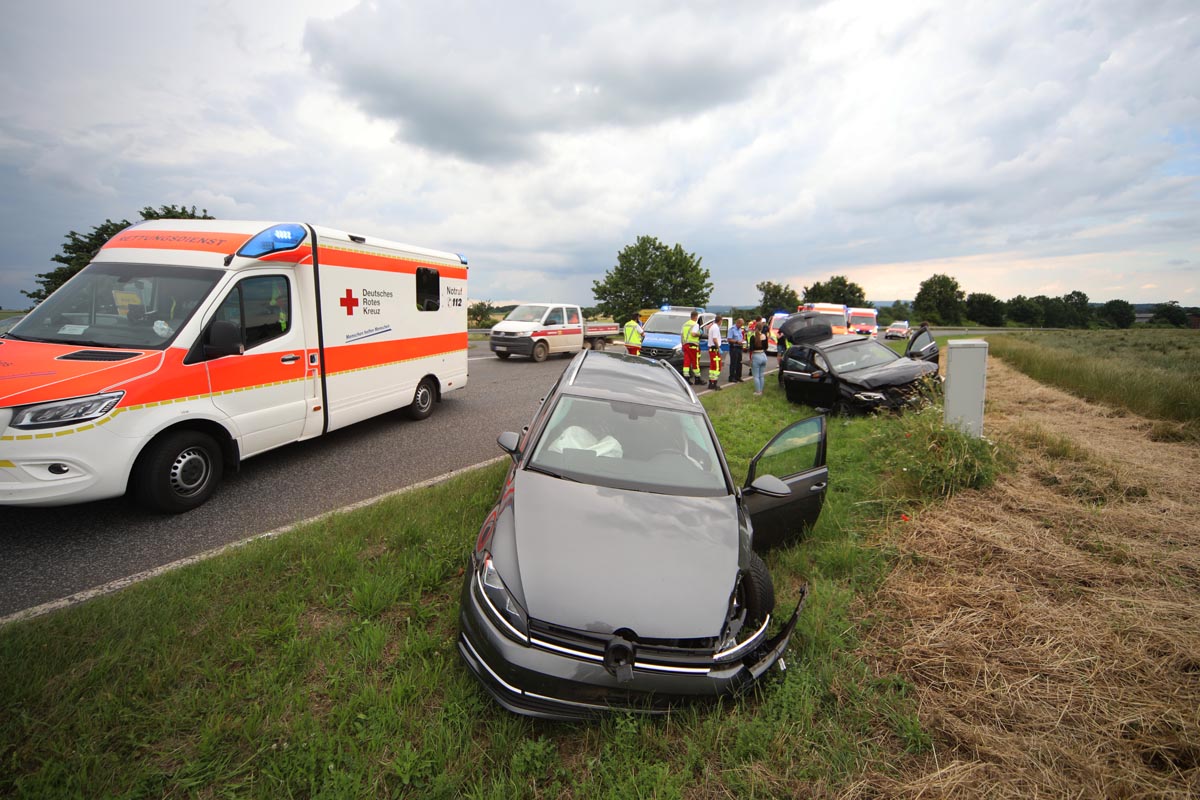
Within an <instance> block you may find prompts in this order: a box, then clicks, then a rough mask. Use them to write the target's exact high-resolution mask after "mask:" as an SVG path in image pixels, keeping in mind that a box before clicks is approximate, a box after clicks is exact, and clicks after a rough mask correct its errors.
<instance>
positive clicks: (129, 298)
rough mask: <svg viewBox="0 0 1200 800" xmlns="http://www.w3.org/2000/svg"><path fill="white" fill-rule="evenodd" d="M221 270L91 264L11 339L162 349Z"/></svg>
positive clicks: (37, 310) (32, 314) (50, 298)
mask: <svg viewBox="0 0 1200 800" xmlns="http://www.w3.org/2000/svg"><path fill="white" fill-rule="evenodd" d="M223 274H224V272H223V271H222V270H219V269H203V268H198V267H177V266H168V265H159V264H109V263H104V264H89V265H88V266H87V267H85V268H84V269H83V270H82V271H81V272H80V273H79V274H78V275H76V276H75V277H74V278H71V280H69V281H67V283H65V284H64V285H63V286H62V287H61V288H60V289H59V290H58V291H56V292H55V293H54V294H52V295H50V297H48V298H46V299H45V300H43V301H42V302H41V303H40V304H39V305H38V306H37V307H36V308H35V309H33V311H30V312H29V316H27V317H26V318H25V319H23V320H21V324H20V325H19V326H17V328H16V330H14V331H10V332H9V334H8V336H9V338H12V339H23V340H25V341H29V342H52V343H55V344H78V345H86V346H89V347H133V348H138V349H144V350H161V349H163V348H165V347H167V345H169V344H170V343H171V341H172V340H173V339H174V338H175V334H176V333H177V332H178V331H179V329H180V328H182V327H183V324H184V323H185V322H187V321H188V319H190V318H191V316H192V314H193V313H194V312H195V310H196V309H197V308H198V307H199V305H200V302H201V301H202V300H204V298H205V297H207V296H208V294H209V292H211V291H212V289H213V287H214V286H216V284H217V281H219V280H220V279H221V276H222V275H223Z"/></svg>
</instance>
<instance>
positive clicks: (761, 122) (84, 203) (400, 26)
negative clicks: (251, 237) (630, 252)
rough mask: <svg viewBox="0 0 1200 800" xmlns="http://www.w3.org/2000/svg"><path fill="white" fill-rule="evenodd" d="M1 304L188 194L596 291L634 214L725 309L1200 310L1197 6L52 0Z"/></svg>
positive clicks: (16, 144)
mask: <svg viewBox="0 0 1200 800" xmlns="http://www.w3.org/2000/svg"><path fill="white" fill-rule="evenodd" d="M0 66H2V67H3V69H2V72H0V74H2V76H3V77H0V86H2V87H3V89H2V91H3V100H4V102H3V103H2V104H0V176H2V180H3V192H2V195H0V197H2V199H0V202H2V203H3V209H2V213H3V217H2V220H3V221H2V223H0V224H2V225H3V229H4V233H5V237H4V238H5V242H6V246H5V248H4V249H3V251H0V306H3V307H5V308H13V307H23V306H24V305H25V302H24V298H23V296H22V295H21V294H20V290H21V289H33V288H35V287H36V284H35V282H34V275H35V274H36V273H38V272H45V271H47V270H48V269H49V268H50V267H51V266H52V264H51V262H50V257H51V256H53V255H54V254H55V253H57V252H58V251H59V249H60V247H61V245H62V242H63V237H64V235H65V234H66V232H67V231H69V230H72V229H75V230H80V231H87V230H90V229H91V227H92V226H94V225H97V224H100V223H101V222H103V221H104V220H105V219H107V218H111V219H122V218H124V219H137V218H138V217H137V211H138V209H140V208H142V207H143V206H146V205H154V206H158V205H162V204H165V203H177V204H185V205H192V204H195V205H196V206H198V207H200V208H206V209H208V211H209V213H211V214H213V215H215V216H217V217H222V218H244V219H271V220H282V219H289V220H291V219H298V220H302V221H307V222H315V223H319V224H323V225H329V226H332V227H337V228H342V229H345V230H349V231H351V232H355V233H363V234H368V235H377V236H383V237H386V238H390V239H395V240H399V241H404V242H409V243H412V244H419V245H424V246H427V247H434V248H439V249H444V250H451V251H456V252H462V253H465V254H466V255H467V256H468V257H469V259H470V263H471V277H470V288H469V292H470V295H471V297H472V298H474V299H490V300H493V301H496V302H501V301H507V300H512V299H539V298H541V299H545V298H549V297H552V296H553V297H558V298H562V299H566V300H568V301H577V302H580V303H581V304H585V305H586V304H590V303H591V300H592V297H591V286H592V281H593V280H596V279H598V278H601V277H602V276H603V275H604V273H605V272H606V271H607V270H608V269H610V268H611V267H612V266H613V265H614V264H615V263H616V254H617V252H618V251H619V250H620V249H621V248H622V247H624V246H625V245H627V244H630V243H632V242H633V241H634V240H635V239H636V238H637V237H638V236H639V235H652V236H656V237H658V238H659V239H660V240H662V241H664V242H666V243H667V244H674V243H676V242H678V243H680V244H682V245H683V247H684V248H685V249H687V250H688V251H691V252H694V253H696V254H697V255H699V256H701V257H702V258H703V264H704V266H705V267H707V268H708V269H709V270H711V272H712V278H713V282H714V284H715V291H714V293H713V297H712V302H713V303H714V304H737V305H750V304H753V303H757V301H758V299H759V297H758V293H757V291H756V290H755V288H754V285H755V283H757V282H759V281H762V280H772V281H776V282H781V283H790V284H791V285H792V286H793V287H794V288H796V289H797V290H800V289H801V287H803V286H804V285H805V284H811V283H812V282H814V281H817V280H824V279H826V278H828V277H829V276H830V275H833V274H840V275H846V276H848V277H849V278H850V279H851V280H854V281H857V282H858V283H860V284H861V285H862V286H863V287H864V288H865V289H866V292H867V296H868V297H869V298H871V299H874V300H892V299H897V298H912V297H913V296H915V294H916V291H917V287H918V285H919V284H920V282H921V281H922V280H924V279H925V278H927V277H929V276H930V275H932V274H934V273H939V272H940V273H946V274H950V275H953V276H954V277H955V278H957V280H958V281H959V283H960V284H961V286H962V287H963V288H964V289H965V290H966V291H967V292H989V293H992V294H994V295H996V296H998V297H1001V298H1005V299H1007V298H1009V297H1012V296H1013V295H1016V294H1026V295H1035V294H1048V295H1059V294H1064V293H1066V292H1069V291H1072V290H1081V291H1084V292H1085V293H1087V294H1088V295H1089V296H1090V297H1091V298H1092V299H1093V300H1096V301H1104V300H1109V299H1113V298H1122V299H1126V300H1130V301H1133V302H1158V301H1162V300H1169V299H1173V300H1178V301H1179V302H1181V303H1183V304H1184V305H1200V296H1198V294H1200V293H1198V292H1197V285H1198V284H1200V78H1198V77H1197V76H1200V4H1197V3H1196V1H1195V0H1179V2H1169V1H1168V2H1153V1H1152V0H1138V2H1129V1H1128V0H1114V1H1113V2H1086V1H1081V2H1066V1H1065V0H1064V1H1062V2H1023V3H1010V2H992V3H977V2H961V1H960V2H944V3H939V2H923V1H922V0H914V1H912V2H902V3H897V2H892V1H891V0H886V1H882V2H874V3H871V2H849V1H848V0H842V1H841V2H836V3H833V2H829V3H822V2H803V1H802V0H791V1H790V2H779V3H776V2H770V1H769V0H766V1H764V0H759V2H755V3H723V2H692V3H688V4H686V5H684V4H668V3H657V2H653V1H652V0H638V1H637V2H631V3H625V2H619V1H617V0H610V2H605V3H594V2H589V3H574V4H573V3H567V2H560V3H545V2H530V1H529V0H526V1H525V2H520V3H484V2H463V1H461V0H438V2H399V0H397V1H396V2H383V1H382V0H381V1H380V2H374V3H372V2H354V1H353V0H320V2H315V1H314V0H290V1H289V2H286V3H284V2H276V1H275V0H256V1H255V2H249V0H247V1H246V2H232V1H230V2H216V1H214V0H209V1H207V2H205V1H198V2H190V3H175V2H165V3H164V2H161V0H160V1H159V2H153V3H151V2H135V1H133V0H108V2H104V3H83V2H77V1H74V2H63V1H62V0H42V1H41V2H38V3H22V4H18V5H16V6H14V7H13V8H11V9H10V11H9V13H8V14H7V15H6V24H5V25H4V26H3V27H2V28H0Z"/></svg>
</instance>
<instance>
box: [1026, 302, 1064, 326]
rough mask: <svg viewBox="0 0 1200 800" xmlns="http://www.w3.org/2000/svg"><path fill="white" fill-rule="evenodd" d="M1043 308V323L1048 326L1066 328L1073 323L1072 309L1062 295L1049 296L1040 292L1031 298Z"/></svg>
mask: <svg viewBox="0 0 1200 800" xmlns="http://www.w3.org/2000/svg"><path fill="white" fill-rule="evenodd" d="M1030 302H1033V303H1037V304H1038V306H1039V307H1040V308H1041V309H1042V325H1043V326H1045V327H1047V328H1066V327H1068V326H1069V325H1070V324H1071V320H1072V315H1071V310H1070V309H1069V308H1067V304H1066V303H1065V302H1063V299H1062V298H1061V297H1047V296H1046V295H1044V294H1039V295H1038V296H1037V297H1032V298H1030Z"/></svg>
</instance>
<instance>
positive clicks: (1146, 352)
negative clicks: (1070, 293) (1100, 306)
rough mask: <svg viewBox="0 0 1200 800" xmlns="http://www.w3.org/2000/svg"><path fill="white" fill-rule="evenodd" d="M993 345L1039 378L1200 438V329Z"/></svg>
mask: <svg viewBox="0 0 1200 800" xmlns="http://www.w3.org/2000/svg"><path fill="white" fill-rule="evenodd" d="M988 343H989V349H990V351H991V353H992V355H995V356H998V357H1000V358H1002V359H1004V360H1005V361H1006V362H1008V363H1009V364H1011V365H1013V366H1014V367H1016V368H1017V369H1019V370H1021V371H1022V372H1024V373H1025V374H1027V375H1029V376H1030V377H1031V378H1033V379H1034V380H1037V381H1040V382H1043V383H1047V384H1051V385H1053V386H1058V387H1060V388H1063V389H1066V390H1067V391H1069V392H1072V393H1073V394H1076V395H1079V396H1080V397H1083V398H1085V399H1087V400H1093V401H1097V402H1102V403H1107V404H1110V405H1113V406H1117V407H1119V408H1124V409H1127V410H1129V411H1132V412H1134V413H1136V414H1140V415H1142V416H1146V417H1149V418H1151V419H1156V420H1168V421H1172V422H1181V423H1185V426H1184V427H1186V428H1187V429H1188V431H1190V432H1191V433H1193V434H1195V433H1200V331H1192V330H1136V331H1070V332H1058V333H1045V334H1043V333H1007V334H1004V335H1002V336H991V337H988ZM1130 387H1134V388H1132V389H1131V388H1130ZM1164 438H1167V437H1166V436H1164ZM1182 438H1192V437H1189V436H1187V435H1184V436H1183V437H1182ZM1197 438H1200V437H1197Z"/></svg>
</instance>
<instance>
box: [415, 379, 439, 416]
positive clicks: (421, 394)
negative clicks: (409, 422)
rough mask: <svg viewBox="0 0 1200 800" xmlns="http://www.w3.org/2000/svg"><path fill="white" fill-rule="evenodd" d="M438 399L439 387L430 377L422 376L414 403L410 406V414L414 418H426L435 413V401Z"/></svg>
mask: <svg viewBox="0 0 1200 800" xmlns="http://www.w3.org/2000/svg"><path fill="white" fill-rule="evenodd" d="M436 399H437V387H435V386H434V385H433V381H432V380H431V379H429V378H422V379H421V382H420V383H419V384H417V393H416V394H414V395H413V401H412V405H410V406H409V407H408V416H409V417H411V418H412V419H425V418H426V417H428V416H429V415H430V414H432V413H433V401H434V400H436Z"/></svg>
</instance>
